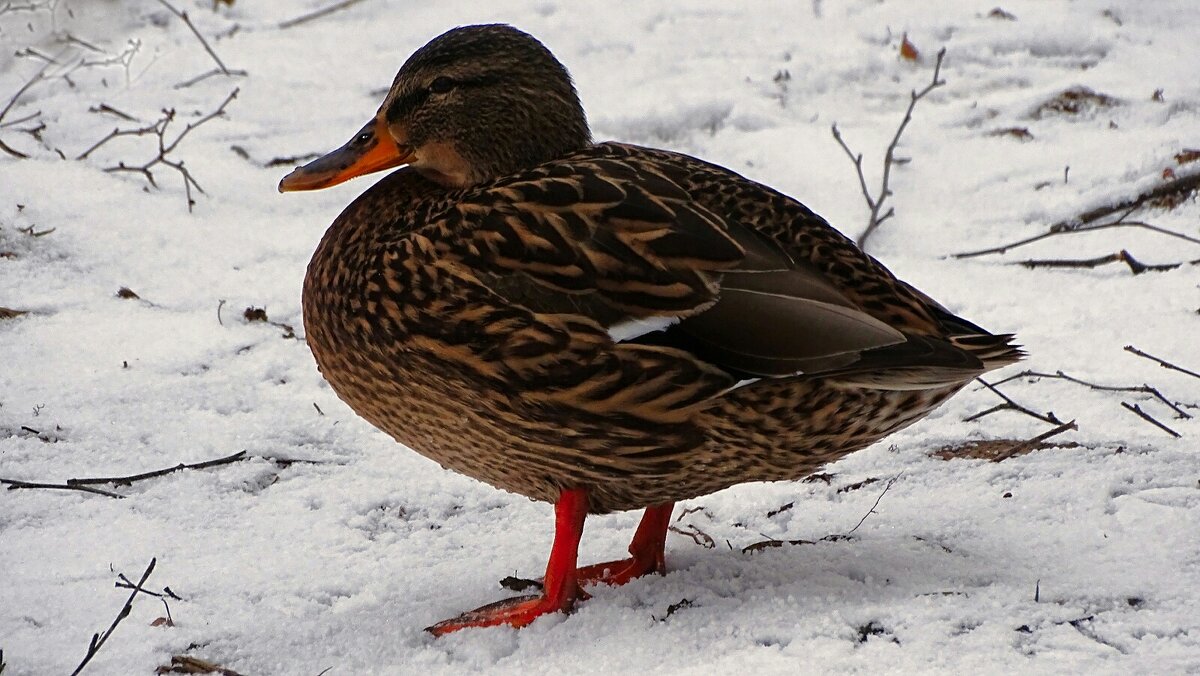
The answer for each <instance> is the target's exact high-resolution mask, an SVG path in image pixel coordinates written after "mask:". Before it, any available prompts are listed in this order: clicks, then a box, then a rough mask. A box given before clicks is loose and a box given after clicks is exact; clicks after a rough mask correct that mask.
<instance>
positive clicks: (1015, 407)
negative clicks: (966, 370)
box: [963, 378, 1063, 425]
mask: <svg viewBox="0 0 1200 676" xmlns="http://www.w3.org/2000/svg"><path fill="white" fill-rule="evenodd" d="M975 380H978V381H979V382H980V383H982V384H983V386H984V387H986V388H988V389H989V390H991V391H992V393H993V394H995V395H996V396H998V397H1000V398H1001V399H1003V400H1004V403H1003V404H997V405H995V406H993V407H991V408H989V409H987V410H985V411H980V412H979V413H975V414H973V415H969V416H967V417H965V418H963V422H971V421H972V420H979V419H980V418H982V417H984V416H988V415H991V414H993V413H998V412H999V411H1017V412H1018V413H1024V414H1025V415H1027V416H1030V417H1033V418H1037V419H1038V420H1041V421H1042V422H1047V423H1050V424H1051V425H1061V424H1063V421H1061V420H1059V419H1058V417H1057V416H1055V415H1054V411H1046V413H1045V414H1044V415H1043V414H1040V413H1037V412H1035V411H1032V410H1030V409H1028V408H1026V407H1024V406H1022V405H1020V404H1018V403H1017V402H1015V401H1013V399H1012V397H1009V396H1008V395H1007V394H1004V393H1003V392H1001V391H1000V390H999V389H997V388H996V386H995V385H993V384H991V383H989V382H987V381H986V380H984V379H983V378H976V379H975Z"/></svg>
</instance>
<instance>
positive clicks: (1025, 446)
mask: <svg viewBox="0 0 1200 676" xmlns="http://www.w3.org/2000/svg"><path fill="white" fill-rule="evenodd" d="M1078 429H1079V426H1078V425H1076V424H1075V421H1074V420H1072V421H1070V422H1065V423H1063V424H1061V425H1059V426H1058V427H1055V428H1054V429H1052V430H1050V431H1048V432H1042V433H1041V434H1039V435H1037V436H1036V437H1033V438H1032V439H1029V440H1027V441H1022V442H1021V443H1019V444H1016V445H1014V446H1012V447H1011V448H1009V449H1007V450H1004V451H1000V452H999V453H997V454H996V456H995V457H993V458H992V462H1000V461H1001V460H1008V459H1009V458H1011V457H1013V456H1014V455H1021V454H1022V453H1028V452H1029V451H1031V450H1033V449H1035V448H1037V447H1038V446H1039V445H1040V444H1041V443H1042V442H1043V441H1045V440H1047V439H1049V438H1050V437H1055V436H1058V435H1060V434H1062V433H1063V432H1066V431H1068V430H1078Z"/></svg>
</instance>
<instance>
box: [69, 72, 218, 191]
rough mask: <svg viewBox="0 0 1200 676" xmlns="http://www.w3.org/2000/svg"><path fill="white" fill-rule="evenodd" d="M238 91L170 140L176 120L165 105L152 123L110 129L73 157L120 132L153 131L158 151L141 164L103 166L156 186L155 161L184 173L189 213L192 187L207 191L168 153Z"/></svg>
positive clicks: (84, 155)
mask: <svg viewBox="0 0 1200 676" xmlns="http://www.w3.org/2000/svg"><path fill="white" fill-rule="evenodd" d="M239 91H240V90H239V89H236V88H235V89H234V90H233V91H232V92H230V93H229V96H226V97H225V100H224V101H222V102H221V105H220V106H218V107H217V109H216V110H214V111H213V112H211V113H209V114H207V115H205V116H203V117H201V118H200V119H199V120H196V121H195V122H189V123H188V125H187V126H186V127H185V128H184V129H183V131H181V132H179V134H178V135H177V136H176V137H175V138H174V139H173V140H171V141H167V138H166V137H167V131H168V129H169V127H170V126H171V123H172V122H174V121H175V109H174V108H168V109H166V110H164V111H163V115H162V117H160V118H159V119H158V120H156V121H155V122H154V123H153V124H149V125H146V126H144V127H138V128H136V129H120V128H115V129H113V130H112V131H111V132H110V133H109V135H108V136H105V137H104V138H102V139H100V140H99V141H97V142H96V143H94V144H92V146H91V147H90V148H88V149H87V150H85V151H83V152H82V153H80V154H79V156H78V157H76V158H75V159H77V160H83V159H87V157H88V156H89V155H91V154H92V153H93V152H95V151H96V149H98V148H99V147H100V146H103V145H104V144H106V143H108V142H109V141H111V140H113V139H115V138H118V137H121V136H147V135H151V134H153V135H154V136H155V137H156V138H157V141H158V154H157V155H156V156H155V157H153V158H151V159H150V160H149V161H147V162H146V163H144V164H142V165H140V166H131V165H127V164H125V162H118V163H117V166H115V167H107V168H105V169H104V171H106V172H109V173H114V172H122V171H124V172H133V173H137V174H141V175H142V176H144V177H145V178H146V180H147V181H148V182H149V183H150V185H152V186H154V187H155V188H157V187H158V182H157V181H155V180H154V173H153V172H152V171H151V169H152V168H153V167H155V166H157V165H162V166H165V167H170V168H172V169H174V170H175V171H177V172H179V174H180V176H182V177H183V188H184V194H185V196H186V198H187V205H188V212H189V213H191V211H192V207H193V206H195V204H196V200H194V199H193V198H192V188H195V189H196V190H197V191H199V192H200V193H201V194H206V193H205V192H204V189H203V188H201V187H200V184H199V183H197V182H196V179H195V178H194V177H193V176H192V174H191V172H190V171H188V169H187V168H186V167H185V166H184V164H183V160H172V159H168V157H167V156H168V155H170V154H171V153H172V152H173V151H174V150H175V149H176V148H177V147H178V146H179V143H180V142H181V141H183V139H184V138H186V137H187V135H188V134H189V133H191V132H192V130H194V129H195V128H197V127H199V126H200V125H202V124H204V123H205V122H208V121H210V120H213V119H216V118H218V117H224V116H225V108H226V106H228V105H229V102H230V101H232V100H233V99H235V98H237V95H238V92H239Z"/></svg>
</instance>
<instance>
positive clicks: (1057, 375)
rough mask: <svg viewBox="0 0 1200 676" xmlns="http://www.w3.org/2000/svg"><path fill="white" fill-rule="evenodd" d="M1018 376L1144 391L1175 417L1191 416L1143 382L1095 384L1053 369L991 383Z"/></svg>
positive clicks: (1099, 387)
mask: <svg viewBox="0 0 1200 676" xmlns="http://www.w3.org/2000/svg"><path fill="white" fill-rule="evenodd" d="M1018 378H1051V379H1057V380H1065V381H1067V382H1071V383H1076V384H1078V385H1083V386H1085V387H1089V388H1091V389H1093V390H1101V391H1104V392H1144V393H1145V394H1149V395H1151V396H1153V397H1154V398H1156V399H1158V400H1159V401H1161V402H1162V403H1164V404H1166V405H1167V406H1168V407H1170V409H1171V410H1172V411H1175V417H1177V418H1191V417H1192V416H1191V414H1190V413H1188V412H1186V411H1184V410H1183V409H1182V408H1180V406H1179V404H1177V403H1176V402H1173V401H1171V400H1170V399H1167V397H1166V396H1165V395H1163V393H1162V392H1159V391H1158V388H1156V387H1151V386H1150V385H1147V384H1145V383H1143V384H1141V385H1097V384H1096V383H1092V382H1088V381H1086V380H1082V379H1080V378H1076V377H1074V376H1069V375H1067V374H1066V373H1063V372H1062V371H1055V372H1054V373H1041V372H1039V371H1021V372H1020V373H1017V374H1014V375H1011V376H1009V377H1007V378H1005V379H1004V380H998V381H996V382H995V383H992V384H993V385H996V386H999V385H1003V384H1004V383H1007V382H1009V381H1011V380H1016V379H1018Z"/></svg>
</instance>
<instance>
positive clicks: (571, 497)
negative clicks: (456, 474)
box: [425, 488, 640, 636]
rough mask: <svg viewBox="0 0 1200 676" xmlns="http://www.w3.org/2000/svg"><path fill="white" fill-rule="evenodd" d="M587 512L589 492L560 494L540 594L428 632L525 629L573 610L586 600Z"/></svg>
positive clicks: (465, 615)
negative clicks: (583, 550) (581, 561)
mask: <svg viewBox="0 0 1200 676" xmlns="http://www.w3.org/2000/svg"><path fill="white" fill-rule="evenodd" d="M587 511H588V496H587V491H586V490H584V489H581V488H577V489H567V490H563V491H562V492H561V493H560V494H559V497H558V502H556V503H554V545H553V546H552V547H551V548H550V561H549V562H548V563H547V564H546V577H545V578H544V580H543V585H542V593H541V594H540V595H537V596H518V597H516V598H511V599H505V600H503V601H497V602H496V603H491V604H488V605H486V606H483V607H482V608H476V609H475V610H471V611H468V612H465V613H463V614H462V615H459V616H458V617H455V618H453V619H449V620H444V621H442V622H438V623H437V624H435V625H433V626H432V627H426V628H425V631H428V632H429V633H431V634H433V635H434V636H441V635H443V634H449V633H450V632H452V631H458V630H459V629H465V628H467V627H494V626H496V625H501V624H507V625H511V626H513V627H524V626H525V625H527V624H529V623H530V622H533V621H534V620H535V619H537V618H538V617H540V616H542V615H545V614H547V613H557V612H566V611H569V610H570V609H571V607H572V606H573V605H575V599H577V598H586V595H585V594H584V592H583V591H582V590H581V589H580V588H579V580H578V577H577V575H576V572H575V565H576V563H577V562H578V558H579V538H580V537H581V536H582V535H583V521H584V519H585V518H586V517H587ZM639 532H640V530H639Z"/></svg>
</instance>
